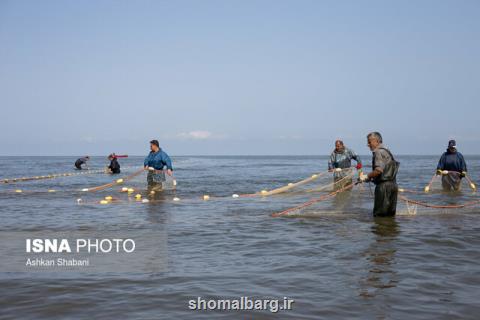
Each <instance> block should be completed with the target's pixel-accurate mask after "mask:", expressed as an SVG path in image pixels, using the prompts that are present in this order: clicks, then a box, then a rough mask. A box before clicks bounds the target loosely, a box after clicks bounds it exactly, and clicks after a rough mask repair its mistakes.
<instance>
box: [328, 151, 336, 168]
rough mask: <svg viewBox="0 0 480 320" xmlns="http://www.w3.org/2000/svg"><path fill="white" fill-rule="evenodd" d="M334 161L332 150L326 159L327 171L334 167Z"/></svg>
mask: <svg viewBox="0 0 480 320" xmlns="http://www.w3.org/2000/svg"><path fill="white" fill-rule="evenodd" d="M334 162H335V153H334V152H332V153H331V154H330V160H328V171H332V170H333V169H334V167H333V163H334Z"/></svg>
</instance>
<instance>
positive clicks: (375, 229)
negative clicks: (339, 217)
mask: <svg viewBox="0 0 480 320" xmlns="http://www.w3.org/2000/svg"><path fill="white" fill-rule="evenodd" d="M371 231H372V233H373V234H374V241H373V242H372V244H370V246H369V247H368V249H367V250H366V251H365V252H364V255H365V256H366V259H367V261H368V275H367V276H366V278H365V279H362V280H361V287H362V289H361V291H360V296H363V297H375V296H376V295H378V294H381V293H382V291H383V290H384V289H388V288H393V287H395V286H396V285H397V283H398V278H397V276H396V275H397V274H396V272H395V270H394V269H393V268H392V265H393V264H395V252H396V251H397V247H396V246H397V244H396V242H395V239H396V238H397V236H398V235H399V234H400V230H399V226H398V223H397V221H396V219H395V217H375V218H374V219H373V225H372V227H371Z"/></svg>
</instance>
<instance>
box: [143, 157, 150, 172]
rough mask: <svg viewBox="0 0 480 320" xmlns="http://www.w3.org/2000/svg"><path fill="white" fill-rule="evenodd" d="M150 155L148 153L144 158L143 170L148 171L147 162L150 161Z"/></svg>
mask: <svg viewBox="0 0 480 320" xmlns="http://www.w3.org/2000/svg"><path fill="white" fill-rule="evenodd" d="M150 155H151V153H149V154H148V156H146V157H145V160H143V167H144V168H145V169H148V162H149V161H150Z"/></svg>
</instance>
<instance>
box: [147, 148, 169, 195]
mask: <svg viewBox="0 0 480 320" xmlns="http://www.w3.org/2000/svg"><path fill="white" fill-rule="evenodd" d="M150 150H151V151H150V153H149V154H148V156H147V157H146V158H145V161H144V163H143V164H144V168H145V170H148V175H147V183H148V187H149V189H154V190H161V189H162V182H165V170H164V169H165V167H167V170H166V172H167V174H168V175H169V176H172V175H173V168H172V160H171V159H170V157H169V156H168V154H166V153H165V152H164V151H163V150H162V149H160V146H159V143H158V140H152V141H150Z"/></svg>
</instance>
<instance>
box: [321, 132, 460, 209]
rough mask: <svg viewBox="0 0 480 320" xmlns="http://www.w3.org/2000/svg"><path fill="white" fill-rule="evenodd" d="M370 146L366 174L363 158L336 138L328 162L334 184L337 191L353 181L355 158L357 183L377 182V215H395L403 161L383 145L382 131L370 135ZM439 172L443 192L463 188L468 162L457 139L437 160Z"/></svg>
mask: <svg viewBox="0 0 480 320" xmlns="http://www.w3.org/2000/svg"><path fill="white" fill-rule="evenodd" d="M367 142H368V147H369V148H370V150H371V151H372V171H371V172H370V173H368V174H363V172H361V169H362V161H361V159H360V157H359V156H358V155H357V154H356V153H355V152H354V151H353V150H351V149H349V148H347V147H346V146H345V145H344V143H343V141H341V140H337V141H335V149H334V150H333V152H332V154H331V155H330V160H329V162H328V169H329V171H332V172H334V177H333V178H334V186H335V189H336V190H339V191H341V190H345V189H348V188H349V187H350V186H352V184H353V181H352V178H351V175H349V172H348V170H351V168H352V160H355V161H356V162H357V165H356V169H357V170H359V181H358V182H373V183H374V184H375V200H374V207H373V215H374V216H393V215H395V212H396V208H397V195H398V186H397V181H396V180H397V179H396V177H397V172H398V169H399V166H400V163H399V162H398V161H396V160H395V158H394V156H393V154H392V153H391V152H390V150H389V149H388V148H386V147H385V146H384V145H383V138H382V135H381V134H380V133H379V132H371V133H369V134H368V135H367ZM436 174H437V175H441V176H442V188H443V190H444V191H458V190H460V185H461V181H462V180H461V179H462V178H463V177H465V176H466V174H467V164H466V162H465V159H464V157H463V155H462V154H461V153H460V152H458V151H457V144H456V142H455V140H450V141H449V142H448V147H447V151H446V152H444V153H443V154H442V156H441V157H440V160H439V161H438V165H437V170H436Z"/></svg>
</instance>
